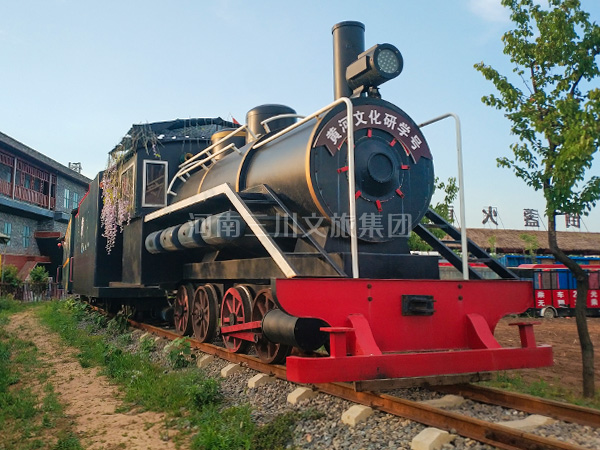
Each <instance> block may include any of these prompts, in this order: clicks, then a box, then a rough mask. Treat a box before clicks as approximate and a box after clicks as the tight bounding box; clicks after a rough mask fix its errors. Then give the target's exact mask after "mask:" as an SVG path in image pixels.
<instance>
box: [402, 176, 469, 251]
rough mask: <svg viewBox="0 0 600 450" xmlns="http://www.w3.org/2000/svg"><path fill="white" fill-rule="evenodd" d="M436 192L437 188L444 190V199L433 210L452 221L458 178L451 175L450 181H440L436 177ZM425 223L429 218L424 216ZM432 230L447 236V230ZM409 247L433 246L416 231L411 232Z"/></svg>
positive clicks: (439, 236) (419, 248) (417, 248)
mask: <svg viewBox="0 0 600 450" xmlns="http://www.w3.org/2000/svg"><path fill="white" fill-rule="evenodd" d="M434 189H435V190H434V192H435V191H436V190H440V191H443V192H444V199H443V200H442V201H441V202H438V203H436V204H435V206H433V210H434V211H435V212H437V213H438V214H439V215H440V216H442V217H443V218H445V219H446V220H447V221H449V222H451V219H452V218H451V217H450V207H451V206H452V203H453V202H454V201H455V200H456V197H457V195H458V185H457V184H456V178H455V177H450V178H448V181H446V182H443V181H440V180H439V178H437V177H436V178H435V182H434ZM422 222H423V223H428V222H429V220H428V219H426V218H423V220H422ZM431 232H432V233H433V234H434V235H435V236H436V237H437V238H438V239H442V238H443V237H444V236H445V234H446V233H445V232H444V231H442V230H439V229H432V230H431ZM408 248H409V249H411V250H416V251H424V252H426V251H430V250H431V246H430V245H429V244H427V243H425V242H424V241H423V240H422V239H421V238H420V237H419V236H417V235H416V234H415V233H414V232H412V233H411V234H410V237H409V239H408Z"/></svg>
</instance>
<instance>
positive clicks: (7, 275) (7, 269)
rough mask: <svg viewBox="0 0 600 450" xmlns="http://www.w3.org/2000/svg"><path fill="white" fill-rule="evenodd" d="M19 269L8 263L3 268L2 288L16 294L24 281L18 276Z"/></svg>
mask: <svg viewBox="0 0 600 450" xmlns="http://www.w3.org/2000/svg"><path fill="white" fill-rule="evenodd" d="M18 273H19V270H18V269H17V267H16V266H13V265H12V264H7V265H5V266H4V267H3V269H2V278H1V279H2V290H3V291H6V292H7V293H8V294H14V293H15V292H16V291H17V289H18V288H20V287H21V285H22V284H23V282H22V281H21V280H20V279H19V277H18V276H17V275H18Z"/></svg>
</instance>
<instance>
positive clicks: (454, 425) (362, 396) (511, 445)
mask: <svg viewBox="0 0 600 450" xmlns="http://www.w3.org/2000/svg"><path fill="white" fill-rule="evenodd" d="M130 323H131V324H132V326H134V327H136V328H140V329H143V330H145V331H148V332H151V333H154V334H156V335H158V336H161V337H165V338H167V339H176V338H181V336H180V335H178V334H177V333H174V332H172V331H169V330H165V329H164V328H159V327H156V326H153V325H148V324H144V323H139V322H134V321H131V320H130ZM188 342H189V343H190V346H191V347H193V348H196V349H198V350H201V351H202V352H205V353H208V354H211V355H214V356H217V357H219V358H222V359H225V360H227V361H230V362H235V363H239V364H241V365H243V366H245V367H248V368H250V369H253V370H257V371H260V372H263V373H268V374H269V375H271V376H275V377H277V378H279V379H282V380H286V381H287V378H286V369H285V367H284V366H281V365H273V364H265V363H263V362H262V361H260V359H258V358H256V357H253V356H249V355H244V354H239V353H231V352H229V351H228V350H226V349H224V348H222V347H218V346H216V345H212V344H203V343H200V342H198V341H196V340H195V339H192V338H188ZM313 388H314V389H315V390H316V391H319V392H323V393H325V394H329V395H333V396H335V397H339V398H343V399H345V400H348V401H351V402H354V403H360V404H363V405H366V406H370V407H372V408H375V409H378V410H380V411H384V412H386V413H389V414H392V415H395V416H399V417H403V418H406V419H410V420H413V421H415V422H419V423H422V424H425V425H428V426H432V427H436V428H441V429H445V430H452V429H454V430H456V433H458V434H459V435H461V436H464V437H467V438H471V439H474V440H476V441H479V442H483V443H486V444H490V445H493V446H495V447H498V448H501V449H506V450H521V449H527V450H542V449H544V450H582V449H583V448H584V447H581V446H578V445H575V444H570V443H568V442H564V441H559V440H556V439H550V438H546V437H543V436H537V435H535V434H532V433H527V432H523V431H519V430H515V429H513V428H509V427H507V426H504V425H500V424H496V423H491V422H486V421H484V420H480V419H475V418H472V417H469V416H465V415H463V414H458V413H454V412H451V411H445V410H443V409H439V408H434V407H432V406H429V405H425V404H422V403H418V402H414V401H410V400H404V399H401V398H398V397H393V396H391V395H386V394H376V393H373V392H368V391H362V392H360V391H359V392H357V391H355V390H354V387H353V386H352V385H351V384H349V383H327V384H317V385H314V386H313ZM583 409H585V408H583Z"/></svg>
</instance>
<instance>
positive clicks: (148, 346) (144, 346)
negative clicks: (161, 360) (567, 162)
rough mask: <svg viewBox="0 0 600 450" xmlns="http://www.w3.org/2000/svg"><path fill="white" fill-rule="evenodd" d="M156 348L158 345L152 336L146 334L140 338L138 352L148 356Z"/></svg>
mask: <svg viewBox="0 0 600 450" xmlns="http://www.w3.org/2000/svg"><path fill="white" fill-rule="evenodd" d="M155 349H156V345H155V342H154V339H153V338H152V336H144V337H142V338H141V339H140V341H139V348H138V352H139V353H140V354H141V355H144V356H146V357H148V356H150V353H152V352H154V350H155Z"/></svg>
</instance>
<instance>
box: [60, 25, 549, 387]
mask: <svg viewBox="0 0 600 450" xmlns="http://www.w3.org/2000/svg"><path fill="white" fill-rule="evenodd" d="M333 38H334V39H333V40H334V72H335V74H334V78H335V81H334V91H335V101H334V102H333V103H332V104H330V105H328V106H326V107H324V108H322V109H321V110H319V111H317V112H316V113H314V114H311V115H309V116H306V117H303V118H299V117H298V116H297V114H296V112H295V111H294V110H293V109H291V108H289V107H286V106H281V105H263V106H259V107H257V108H254V109H252V110H250V112H248V114H247V117H246V125H244V126H239V125H237V124H234V123H230V122H226V121H223V120H222V119H193V120H188V121H181V120H176V121H172V122H159V123H153V124H147V125H143V126H134V127H133V128H132V130H130V132H129V134H128V136H129V137H131V136H132V135H135V134H136V133H137V134H140V133H141V134H143V133H146V135H148V134H149V135H151V137H152V138H153V139H154V141H153V145H154V144H158V145H159V148H160V151H159V152H158V153H157V154H155V153H153V152H148V151H147V145H139V146H137V147H134V148H132V149H131V150H130V151H129V152H128V153H126V154H125V155H124V156H123V158H122V159H121V160H120V163H119V164H120V165H119V167H118V170H119V174H120V177H121V178H120V179H121V183H122V186H120V191H121V195H123V193H125V194H126V195H129V196H130V202H129V203H130V204H131V205H132V207H131V208H132V209H131V213H132V218H131V220H130V221H129V223H127V224H125V225H124V226H123V233H122V234H120V235H118V237H117V239H116V242H115V245H114V248H113V250H112V251H111V252H110V253H107V252H106V250H105V248H104V247H105V245H106V239H105V238H104V237H103V236H102V230H101V227H100V212H101V210H102V208H103V202H102V177H103V174H102V173H101V174H99V175H98V177H97V178H96V179H95V180H94V182H93V183H92V185H91V186H90V191H89V193H88V195H87V196H86V198H85V199H84V200H83V201H82V202H81V204H80V206H79V209H78V211H77V212H76V214H74V216H73V218H72V221H71V226H70V230H69V233H68V235H67V236H66V241H67V242H66V244H67V245H65V250H66V262H65V266H64V267H65V270H64V274H65V276H64V280H66V282H67V283H68V284H69V288H70V289H71V291H72V292H74V293H78V294H81V295H83V296H86V297H89V298H91V299H94V300H95V301H99V302H102V303H104V304H106V305H108V306H109V307H115V306H116V305H122V304H128V305H131V306H135V308H136V309H137V310H138V311H145V310H148V311H156V310H157V309H160V308H162V307H164V305H165V304H166V297H167V296H168V295H169V293H175V297H174V304H173V313H174V324H175V328H176V330H177V331H178V332H179V333H180V334H184V335H188V334H192V333H193V334H194V336H195V337H196V338H197V339H199V340H201V341H203V342H210V341H212V340H213V339H215V337H216V336H217V335H218V334H220V335H221V337H222V339H223V342H224V345H225V346H226V347H227V348H228V349H229V350H231V351H236V352H243V351H245V350H246V349H247V348H248V346H249V345H254V346H255V348H256V351H257V353H258V356H259V357H260V358H261V359H263V360H265V361H269V362H274V363H275V362H283V361H284V360H285V361H286V364H287V368H288V370H287V376H288V379H290V380H294V381H299V382H308V383H319V382H327V381H359V380H372V379H381V378H399V377H400V378H402V377H426V376H431V375H454V376H456V375H459V374H468V373H473V372H487V371H493V370H506V369H512V368H523V367H538V366H543V365H549V364H551V362H552V351H551V348H550V347H548V346H538V345H537V344H536V342H535V338H534V335H533V330H532V326H531V325H530V324H520V325H519V328H520V336H521V347H519V348H502V347H501V346H500V345H499V344H498V342H497V341H496V340H495V339H494V337H493V331H494V328H495V326H496V324H497V322H498V320H499V319H500V318H501V317H503V316H505V315H507V314H511V313H519V312H522V311H524V310H525V309H526V308H527V306H528V300H529V298H530V296H531V284H530V283H527V282H520V281H517V280H511V279H507V280H503V279H499V280H477V279H475V280H469V281H464V280H461V281H450V280H440V279H439V269H438V259H437V257H435V256H422V255H412V254H411V253H410V251H409V248H408V236H409V234H410V232H411V230H414V231H415V232H417V233H418V234H419V235H420V236H421V237H423V238H424V239H425V240H426V241H427V242H428V243H430V244H431V245H433V246H434V248H436V249H437V250H439V251H440V253H442V254H443V255H444V256H446V255H447V257H448V259H449V261H450V262H452V263H453V264H455V265H456V266H458V267H457V268H459V270H460V269H461V265H460V263H459V262H457V261H456V260H457V259H459V258H457V257H456V256H455V255H454V254H453V253H452V252H451V251H450V250H449V249H448V247H446V246H445V244H444V243H442V242H440V241H439V240H437V239H436V238H435V237H434V236H433V235H432V234H431V233H429V232H428V230H427V229H426V227H424V226H423V225H422V224H421V220H422V218H423V217H424V216H427V217H428V218H429V219H431V220H432V221H433V222H435V223H437V224H438V226H443V227H445V229H447V230H448V232H449V234H452V233H457V231H456V230H455V229H453V228H452V226H451V225H450V224H448V223H445V222H443V219H442V218H440V217H439V216H437V215H435V213H434V212H433V211H432V210H430V209H429V203H430V201H431V196H432V193H433V181H434V172H433V158H432V155H431V152H430V149H429V146H428V144H427V141H426V139H425V137H424V135H423V134H422V132H421V130H420V129H419V127H418V126H417V124H416V123H415V122H414V121H413V120H412V119H411V118H410V117H409V116H408V115H407V114H406V113H405V112H404V111H402V110H401V109H400V108H398V107H397V106H396V105H394V104H392V103H390V102H389V101H386V100H384V99H382V98H381V93H380V91H379V85H381V84H382V83H383V82H385V81H388V80H390V79H393V78H395V77H396V76H398V75H399V74H400V72H401V71H402V68H403V60H402V56H401V55H400V52H399V51H398V50H397V49H396V48H395V47H394V46H392V45H390V44H380V45H376V46H374V47H371V48H370V49H368V50H366V51H365V49H364V48H365V45H364V25H362V24H361V23H359V22H342V23H339V24H337V25H335V26H334V27H333ZM141 141H144V142H146V143H147V140H143V139H142V140H141ZM440 221H441V222H440ZM440 224H441V225H440ZM469 245H470V247H469V249H470V251H471V252H472V253H473V254H475V255H480V257H481V254H482V252H483V251H482V250H481V249H479V248H475V247H476V246H474V244H472V243H470V244H469ZM487 256H489V255H487ZM486 259H487V258H486ZM489 261H490V267H492V269H494V270H495V271H496V272H497V273H499V274H500V276H501V277H503V278H512V277H514V276H513V275H512V274H511V273H510V272H509V271H508V270H506V269H505V268H504V267H502V266H501V265H499V264H498V263H497V261H495V260H493V258H491V257H490V258H489ZM474 275H475V276H476V274H474ZM293 348H297V349H299V350H301V352H299V353H298V354H294V353H292V356H290V353H291V351H292V349H293ZM319 349H321V350H319ZM315 352H316V353H315Z"/></svg>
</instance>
